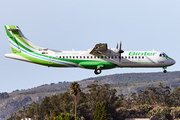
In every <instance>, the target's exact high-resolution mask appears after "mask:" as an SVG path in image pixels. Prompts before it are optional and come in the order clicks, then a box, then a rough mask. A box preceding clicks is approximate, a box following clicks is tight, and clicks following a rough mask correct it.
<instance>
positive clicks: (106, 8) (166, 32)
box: [0, 0, 180, 92]
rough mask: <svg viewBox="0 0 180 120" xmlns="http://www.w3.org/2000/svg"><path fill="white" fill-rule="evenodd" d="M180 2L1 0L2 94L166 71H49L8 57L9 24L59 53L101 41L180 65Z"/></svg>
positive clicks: (90, 46)
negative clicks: (165, 57) (160, 55)
mask: <svg viewBox="0 0 180 120" xmlns="http://www.w3.org/2000/svg"><path fill="white" fill-rule="evenodd" d="M179 5H180V1H179V0H173V1H169V0H158V1H157V0H113V1H110V0H89V1H85V0H76V1H75V0H29V1H25V0H16V1H12V0H0V48H1V50H0V60H1V67H0V75H1V79H0V92H12V91H13V90H17V89H19V90H21V89H29V88H33V87H37V86H40V85H43V84H50V83H58V82H64V81H68V82H73V81H80V80H83V79H86V78H90V77H97V76H104V75H111V74H121V73H144V72H145V73H148V72H163V69H162V68H116V69H111V70H103V71H102V73H101V74H100V75H95V74H94V70H87V69H81V68H52V67H50V68H48V67H46V66H40V65H37V64H32V63H27V62H23V61H18V60H13V59H9V58H5V57H4V54H6V53H11V48H10V45H9V42H8V39H7V35H6V32H5V29H4V25H17V26H19V27H20V29H21V30H22V32H23V34H24V35H25V36H26V37H27V38H28V39H29V40H30V41H32V42H33V43H35V44H36V45H38V46H41V47H45V48H51V49H56V50H62V51H63V50H65V51H70V50H72V49H74V50H83V51H84V50H87V49H90V48H93V47H94V46H95V45H96V44H97V43H107V44H108V47H110V48H115V47H116V44H117V42H118V41H120V40H122V49H123V50H124V51H132V50H133V51H141V50H142V51H151V50H153V49H154V50H156V51H163V52H165V53H166V54H167V55H168V56H170V57H171V58H173V59H175V60H176V64H175V65H173V66H171V67H168V68H167V71H168V72H171V71H179V66H180V63H179V61H180V55H179V52H180V8H179Z"/></svg>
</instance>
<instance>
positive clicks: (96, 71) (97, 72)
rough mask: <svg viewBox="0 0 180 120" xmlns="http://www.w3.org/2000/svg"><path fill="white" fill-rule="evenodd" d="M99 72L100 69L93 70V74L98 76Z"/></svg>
mask: <svg viewBox="0 0 180 120" xmlns="http://www.w3.org/2000/svg"><path fill="white" fill-rule="evenodd" d="M101 70H102V69H101V68H98V69H95V70H94V73H95V74H96V75H98V74H100V73H101Z"/></svg>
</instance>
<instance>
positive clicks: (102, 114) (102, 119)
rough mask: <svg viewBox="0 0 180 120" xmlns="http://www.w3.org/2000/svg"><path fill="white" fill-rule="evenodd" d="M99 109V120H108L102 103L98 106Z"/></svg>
mask: <svg viewBox="0 0 180 120" xmlns="http://www.w3.org/2000/svg"><path fill="white" fill-rule="evenodd" d="M100 108H101V117H100V120H108V114H107V109H106V106H105V104H104V102H102V103H101V104H100Z"/></svg>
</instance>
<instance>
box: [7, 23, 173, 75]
mask: <svg viewBox="0 0 180 120" xmlns="http://www.w3.org/2000/svg"><path fill="white" fill-rule="evenodd" d="M5 30H6V33H7V36H8V39H9V43H10V46H11V49H12V52H13V53H10V54H5V57H8V58H12V59H17V60H21V61H26V62H31V63H35V64H40V65H45V66H48V67H80V68H86V69H93V70H94V73H95V74H100V73H101V71H102V70H105V69H112V68H117V67H119V68H123V67H130V68H139V67H143V68H155V67H156V68H158V67H160V68H163V69H164V73H166V72H167V71H166V68H167V67H168V66H171V65H173V64H175V60H173V59H172V58H170V57H168V56H167V55H166V54H165V53H164V52H159V51H154V50H153V51H123V50H122V49H121V45H122V44H121V42H120V46H119V48H118V44H117V46H116V48H108V47H107V44H106V43H99V44H96V45H95V47H94V48H93V49H89V50H87V51H74V50H73V51H56V50H52V49H48V48H43V47H39V46H37V45H35V44H33V43H32V42H31V41H29V40H28V39H27V38H26V37H25V36H24V35H23V34H22V32H21V30H20V28H19V27H18V26H14V25H6V26H5Z"/></svg>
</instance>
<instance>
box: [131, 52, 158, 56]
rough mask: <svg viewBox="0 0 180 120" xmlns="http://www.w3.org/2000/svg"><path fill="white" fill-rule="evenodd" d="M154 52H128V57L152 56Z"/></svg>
mask: <svg viewBox="0 0 180 120" xmlns="http://www.w3.org/2000/svg"><path fill="white" fill-rule="evenodd" d="M155 54H157V53H156V52H129V56H154V55H155Z"/></svg>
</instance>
